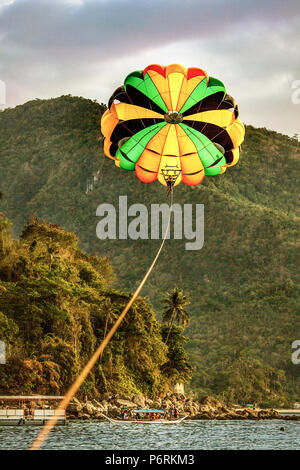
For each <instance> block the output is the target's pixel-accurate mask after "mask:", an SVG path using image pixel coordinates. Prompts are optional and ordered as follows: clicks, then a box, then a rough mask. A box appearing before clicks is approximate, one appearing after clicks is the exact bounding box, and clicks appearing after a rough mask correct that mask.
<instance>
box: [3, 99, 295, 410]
mask: <svg viewBox="0 0 300 470" xmlns="http://www.w3.org/2000/svg"><path fill="white" fill-rule="evenodd" d="M103 110H104V106H102V105H99V104H98V103H96V102H92V101H89V100H85V99H83V98H76V97H71V96H63V97H61V98H57V99H52V100H35V101H32V102H28V103H26V104H25V105H22V106H18V107H16V108H14V109H8V110H5V111H4V112H2V113H0V162H1V170H0V191H1V192H2V193H3V199H2V201H1V206H0V207H1V210H2V211H3V212H4V211H5V212H6V213H7V217H9V219H11V220H12V221H13V231H14V236H15V237H19V236H20V234H21V233H22V230H23V226H24V224H25V223H26V221H27V220H28V219H29V218H30V217H31V216H32V215H34V216H35V217H38V218H39V219H41V220H44V219H45V220H47V221H49V222H51V223H53V224H59V225H60V226H61V227H62V228H64V229H65V230H68V231H72V232H74V233H75V234H76V235H77V236H78V237H79V240H80V241H79V245H80V248H81V249H82V250H85V251H87V252H88V253H90V255H98V256H99V257H100V258H103V257H105V256H106V257H108V258H109V260H110V262H111V264H112V266H113V268H114V271H115V273H116V280H115V281H114V284H110V285H109V286H110V288H115V289H124V290H125V291H126V292H129V291H130V290H132V289H133V288H134V287H135V286H136V285H137V283H138V281H139V279H140V278H141V277H142V275H143V274H144V273H145V271H146V269H147V267H148V265H149V264H150V262H151V260H152V258H153V257H154V255H155V252H156V250H157V248H158V246H159V240H105V241H102V240H99V239H98V238H97V237H96V225H97V222H98V219H97V217H96V208H97V206H98V205H99V204H101V203H110V204H113V205H114V206H115V207H116V208H118V200H119V196H120V195H127V197H128V206H130V205H131V204H134V203H142V204H145V205H146V206H147V207H148V209H149V212H150V204H151V203H163V202H166V197H165V188H163V187H162V186H161V185H160V184H159V183H153V184H149V185H147V184H143V183H141V182H140V181H139V180H138V179H137V178H136V177H135V174H134V173H131V172H126V171H123V170H120V169H118V168H117V167H115V165H114V164H113V162H112V161H110V160H109V159H107V158H105V157H104V155H103V150H102V147H103V143H102V137H101V134H100V118H101V114H102V112H103ZM241 113H242V110H241ZM299 162H300V143H299V142H298V140H297V139H296V138H290V137H288V136H284V135H281V134H278V133H276V132H273V131H270V130H267V129H255V128H253V127H252V126H247V127H246V140H245V143H244V144H243V148H242V154H241V159H240V161H239V163H238V164H237V165H236V166H235V167H233V168H230V169H228V171H227V172H226V173H225V174H224V175H220V176H217V177H211V178H208V177H207V178H205V180H204V181H203V183H202V184H201V185H199V186H197V187H195V188H193V187H188V186H186V185H184V184H181V185H180V186H179V187H176V189H175V194H174V202H176V203H179V204H182V205H183V204H193V205H195V204H204V212H205V242H204V246H203V248H202V249H201V250H198V251H187V250H186V249H185V243H186V240H174V239H172V237H171V239H170V240H168V241H167V243H166V244H165V247H164V250H163V252H162V255H161V257H160V259H159V262H158V264H157V266H156V267H155V270H154V272H153V273H152V275H151V277H150V279H149V281H148V282H147V284H146V286H145V288H144V290H143V295H146V296H148V297H149V299H150V301H151V302H152V304H153V306H154V309H155V311H156V312H157V314H158V316H159V315H160V310H161V304H160V299H161V298H162V295H163V293H164V292H165V291H166V290H170V289H171V288H173V287H174V286H175V285H178V286H179V287H181V288H182V289H183V290H184V292H185V293H189V294H190V297H191V304H190V305H189V307H188V309H189V313H190V314H191V316H192V321H191V323H190V326H189V327H188V329H187V330H186V333H187V335H188V336H189V338H190V341H189V343H188V344H187V348H188V352H189V354H190V357H191V361H192V363H193V365H194V368H195V370H194V375H193V379H192V382H191V384H190V387H191V388H192V389H193V390H194V391H195V392H197V393H209V394H213V395H215V396H218V397H220V398H224V399H226V400H229V401H235V400H239V401H247V402H251V401H260V402H261V403H262V402H264V403H268V404H273V403H274V404H275V403H276V404H280V403H287V402H289V401H292V400H295V399H299V398H300V366H297V365H294V364H293V363H292V361H291V354H292V349H291V344H292V342H293V341H294V340H296V339H300V320H299V283H298V265H299V255H298V251H297V236H298V232H299V204H298V181H299ZM194 213H195V212H194ZM171 234H172V230H171ZM0 310H2V312H3V308H1V307H0ZM4 313H5V312H4Z"/></svg>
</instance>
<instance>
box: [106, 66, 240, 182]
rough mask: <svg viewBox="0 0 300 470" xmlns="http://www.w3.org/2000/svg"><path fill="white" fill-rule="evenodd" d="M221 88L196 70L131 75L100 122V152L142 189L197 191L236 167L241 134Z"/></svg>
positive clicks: (232, 103)
mask: <svg viewBox="0 0 300 470" xmlns="http://www.w3.org/2000/svg"><path fill="white" fill-rule="evenodd" d="M238 116H239V108H238V105H237V103H236V102H235V100H234V98H232V97H231V96H230V95H228V94H227V93H226V89H225V86H224V84H223V83H222V82H221V81H220V80H218V79H217V78H213V77H210V76H208V74H207V73H206V72H205V71H204V70H202V69H199V68H195V67H193V68H189V69H186V68H185V67H183V66H182V65H179V64H171V65H168V66H166V67H164V66H162V65H156V64H154V65H149V66H148V67H146V68H145V69H144V70H142V71H135V72H132V73H131V74H129V75H128V76H127V77H126V79H125V81H124V85H123V86H121V87H119V88H118V89H117V90H116V91H115V92H114V93H113V95H112V96H111V98H110V100H109V109H108V110H107V111H106V112H105V113H104V115H103V117H102V120H101V131H102V133H103V135H104V137H105V140H104V152H105V154H106V155H107V156H108V157H109V158H111V159H113V160H114V161H115V164H116V165H117V166H118V167H120V168H123V169H124V170H129V171H135V173H136V176H137V177H138V178H139V179H140V180H141V181H143V182H144V183H151V182H153V181H156V180H158V181H159V182H160V183H162V184H163V185H166V184H167V183H166V182H167V180H168V178H169V177H170V176H171V178H172V180H173V183H174V185H175V186H176V185H177V184H179V183H180V182H183V183H186V184H188V185H192V186H193V185H197V184H199V183H201V182H202V180H203V178H204V176H205V175H207V176H214V175H219V174H221V173H224V172H225V171H226V169H227V167H229V166H233V165H235V164H236V163H237V161H238V159H239V153H240V145H241V144H242V142H243V140H244V135H245V128H244V126H243V124H242V122H241V121H240V119H239V117H238Z"/></svg>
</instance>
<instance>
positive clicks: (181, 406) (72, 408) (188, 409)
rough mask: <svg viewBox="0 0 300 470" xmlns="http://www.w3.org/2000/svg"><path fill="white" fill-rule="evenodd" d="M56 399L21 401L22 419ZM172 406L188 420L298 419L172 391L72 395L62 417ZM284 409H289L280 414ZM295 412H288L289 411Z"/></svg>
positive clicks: (90, 416) (118, 415)
mask: <svg viewBox="0 0 300 470" xmlns="http://www.w3.org/2000/svg"><path fill="white" fill-rule="evenodd" d="M59 401H60V400H56V401H47V397H45V399H44V400H42V399H41V400H40V401H36V402H35V403H34V404H33V402H27V403H26V404H23V406H22V409H24V418H25V419H29V420H30V419H31V417H32V415H33V410H35V409H36V410H39V409H44V410H54V409H55V408H56V406H57V405H58V403H59ZM17 408H19V409H20V408H21V405H20V403H18V402H14V403H9V402H7V401H6V402H5V401H1V400H0V410H1V409H2V410H3V409H17ZM174 408H175V409H176V415H178V418H181V417H183V416H185V415H188V417H187V418H186V421H188V420H223V421H225V420H256V421H258V420H266V419H280V420H288V421H300V410H296V409H295V410H282V414H280V411H281V410H276V409H273V408H272V409H270V408H269V409H260V408H256V409H253V408H250V407H242V406H238V405H233V406H227V405H224V404H223V403H221V402H220V401H218V400H217V399H215V398H213V397H210V396H204V397H202V398H201V399H199V400H195V399H191V398H186V397H185V396H184V395H179V394H172V395H171V396H166V397H164V398H158V399H155V400H150V399H147V398H145V397H143V396H142V395H136V396H135V397H133V398H132V399H131V400H130V399H126V398H112V397H111V398H110V399H108V400H96V399H91V400H87V399H86V400H84V401H83V400H81V401H80V400H79V399H77V398H73V399H72V401H71V402H70V404H69V406H68V407H67V409H66V420H67V421H74V420H87V421H88V420H97V421H105V419H106V418H105V417H104V416H103V415H106V416H108V417H109V418H121V413H122V409H123V410H124V409H125V410H127V411H130V410H134V409H157V410H169V414H170V419H172V420H173V419H175V417H173V416H172V415H173V414H174ZM285 411H288V412H290V413H289V414H284V412H285ZM293 411H294V412H295V413H297V414H292V412H293Z"/></svg>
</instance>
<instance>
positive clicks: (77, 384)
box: [29, 193, 173, 450]
mask: <svg viewBox="0 0 300 470" xmlns="http://www.w3.org/2000/svg"><path fill="white" fill-rule="evenodd" d="M172 206H173V193H172V194H171V204H170V214H169V220H168V224H167V228H166V232H165V234H164V237H163V239H162V242H161V244H160V247H159V249H158V251H157V253H156V255H155V258H154V259H153V261H152V263H151V265H150V267H149V268H148V271H147V272H146V274H145V276H144V277H143V279H142V281H141V282H140V284H139V286H138V287H137V289H136V291H135V292H134V294H133V296H132V297H131V299H130V300H129V302H128V304H127V305H126V307H125V308H124V310H123V311H122V313H121V314H120V316H119V318H118V319H117V320H116V322H115V324H114V325H113V326H112V328H111V329H110V331H109V332H108V334H107V336H106V337H105V338H104V339H103V341H102V343H101V344H100V346H99V347H98V349H97V350H96V351H95V352H94V354H93V355H92V357H91V358H90V360H89V361H88V363H87V364H86V365H85V367H84V368H83V369H82V371H81V372H80V374H79V376H78V377H77V379H76V380H75V382H74V383H73V385H71V387H70V388H69V390H68V391H67V393H66V394H65V396H64V398H63V399H62V401H61V402H60V404H59V405H58V407H57V408H56V410H55V412H54V416H53V418H51V419H49V420H48V421H47V423H46V424H45V425H44V427H43V429H42V430H41V431H40V433H39V434H38V436H37V438H36V439H35V441H34V442H33V444H32V445H31V446H30V447H29V450H39V449H40V448H41V446H42V445H43V443H44V442H45V440H46V438H47V437H48V435H49V434H50V432H51V431H52V429H53V428H54V426H55V425H56V423H57V420H58V416H59V412H60V410H65V409H66V408H67V406H68V404H69V403H70V401H71V400H72V398H73V397H74V396H75V394H76V392H77V391H78V389H79V387H80V386H81V385H82V383H83V382H84V380H85V379H86V377H87V376H88V374H89V373H90V371H91V369H92V368H93V366H94V365H95V363H96V362H97V360H98V359H99V357H100V356H101V355H102V353H103V351H104V349H105V347H106V346H107V345H108V343H109V341H110V340H111V339H112V337H113V335H114V334H115V332H116V331H117V329H118V328H119V326H120V324H121V323H122V321H123V320H124V318H125V316H126V314H127V312H128V310H129V309H130V307H131V306H132V304H133V302H134V301H135V299H136V298H137V296H138V295H139V293H140V291H141V290H142V288H143V286H144V284H145V282H146V281H147V279H148V277H149V276H150V274H151V271H152V270H153V268H154V266H155V264H156V261H157V260H158V258H159V255H160V253H161V251H162V249H163V246H164V244H165V241H166V239H167V236H168V232H169V228H170V222H171V209H172Z"/></svg>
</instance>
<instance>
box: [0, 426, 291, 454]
mask: <svg viewBox="0 0 300 470" xmlns="http://www.w3.org/2000/svg"><path fill="white" fill-rule="evenodd" d="M282 426H284V427H285V431H280V428H281V427H282ZM40 429H41V428H40V427H38V426H34V427H33V426H32V427H29V426H28V427H27V426H20V427H17V426H16V427H15V426H0V449H1V450H4V449H7V450H8V449H18V450H21V449H27V448H28V447H29V445H30V444H31V443H32V441H33V440H34V438H35V437H36V435H37V433H38V432H39V430H40ZM43 449H66V450H77V449H79V450H83V449H86V450H93V449H102V450H121V449H123V450H132V449H138V450H146V449H150V450H156V449H157V450H159V449H161V450H163V449H171V450H193V449H234V450H236V449H298V450H299V449H300V422H293V421H279V420H274V421H273V420H272V421H186V422H185V423H184V424H180V425H178V426H164V425H142V424H140V425H136V426H128V425H126V426H125V425H123V426H117V425H113V424H110V423H107V422H96V421H93V422H91V421H89V422H86V421H74V422H69V423H68V424H67V425H66V426H58V427H56V428H55V429H54V430H53V431H52V433H51V435H50V436H49V437H48V439H47V442H46V443H45V444H44V447H43Z"/></svg>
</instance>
